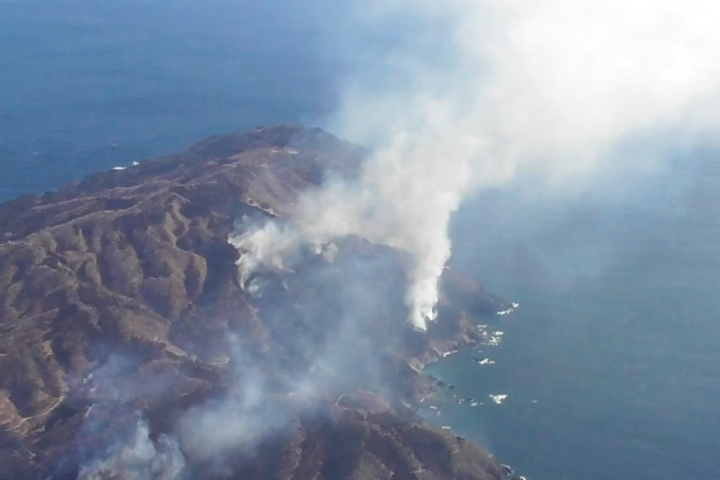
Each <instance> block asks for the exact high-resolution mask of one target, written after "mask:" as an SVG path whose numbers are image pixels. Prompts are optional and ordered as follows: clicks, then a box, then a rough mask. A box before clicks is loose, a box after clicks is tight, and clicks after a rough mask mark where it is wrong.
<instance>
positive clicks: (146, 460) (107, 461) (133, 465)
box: [78, 419, 185, 480]
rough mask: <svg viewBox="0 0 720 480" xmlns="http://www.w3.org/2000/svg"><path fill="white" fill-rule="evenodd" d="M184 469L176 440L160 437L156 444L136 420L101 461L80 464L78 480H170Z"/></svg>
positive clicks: (183, 460) (147, 429)
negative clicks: (131, 431) (126, 435)
mask: <svg viewBox="0 0 720 480" xmlns="http://www.w3.org/2000/svg"><path fill="white" fill-rule="evenodd" d="M183 468H185V458H184V457H183V454H182V452H181V451H180V447H179V445H178V443H177V441H176V440H175V439H174V438H172V437H170V436H167V435H160V437H159V438H158V440H157V441H156V442H153V441H152V440H151V439H150V429H149V427H148V425H147V423H146V422H145V421H144V420H141V419H139V420H138V421H137V425H136V426H135V430H134V432H133V434H132V436H131V438H130V439H128V440H127V441H125V442H119V443H116V444H115V445H114V448H113V449H112V450H110V451H109V452H106V455H105V456H104V457H103V458H102V459H98V460H95V461H93V462H90V463H89V464H87V465H84V466H83V468H82V469H81V470H80V473H79V475H78V478H79V479H81V480H95V479H98V480H99V479H103V478H118V479H128V480H129V479H133V480H174V479H176V478H178V477H179V475H180V473H181V472H182V470H183Z"/></svg>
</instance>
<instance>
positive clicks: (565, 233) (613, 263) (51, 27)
mask: <svg viewBox="0 0 720 480" xmlns="http://www.w3.org/2000/svg"><path fill="white" fill-rule="evenodd" d="M307 16H308V14H307V13H306V12H304V10H303V8H302V7H301V6H298V4H297V3H292V2H289V1H284V2H280V1H278V0H272V1H269V2H250V1H230V0H212V1H209V2H204V3H200V2H192V1H189V0H187V1H182V0H178V1H172V2H171V1H169V0H158V1H155V2H149V1H141V0H123V1H122V2H121V1H119V0H109V1H105V2H98V1H91V0H53V1H50V0H22V1H13V0H0V162H1V163H0V166H1V168H2V175H0V200H7V199H10V198H13V197H16V196H18V195H21V194H24V193H39V192H42V191H45V190H48V189H53V188H56V187H58V186H59V185H61V184H62V183H65V182H67V181H70V180H74V179H79V178H82V177H83V176H85V175H87V174H89V173H92V172H97V171H100V170H107V169H109V168H111V167H112V166H115V165H127V164H129V163H130V162H131V161H133V160H137V159H141V158H145V157H150V156H155V155H160V154H165V153H171V152H176V151H179V150H182V149H183V148H185V147H186V146H188V145H190V144H192V143H193V142H195V141H197V140H200V139H202V138H203V137H205V136H208V135H211V134H216V133H224V132H232V131H237V130H241V129H244V128H249V127H252V126H255V125H267V124H280V123H291V122H300V123H312V122H314V121H315V119H318V118H322V117H323V115H325V114H327V113H328V112H330V111H331V110H332V108H333V106H334V105H335V104H336V102H337V98H336V93H337V92H336V89H337V85H336V84H335V79H336V78H337V74H338V72H339V67H338V65H336V64H335V63H333V61H332V60H331V58H329V57H327V56H325V55H323V54H321V53H318V52H321V50H322V48H321V47H320V44H321V43H322V38H321V34H320V33H319V30H317V29H316V28H315V27H314V26H313V24H312V22H310V21H309V20H308V21H305V20H306V17H307ZM675 155H676V158H675V160H674V161H673V162H672V163H671V164H670V165H669V166H668V167H667V169H666V170H664V171H662V172H657V173H656V174H654V175H649V176H648V177H647V178H645V179H643V181H642V182H640V183H638V184H636V185H632V186H628V187H627V188H626V189H624V190H622V191H621V192H617V195H605V196H603V195H588V196H587V198H585V197H583V199H582V200H581V201H577V200H576V201H574V202H573V203H572V204H571V206H568V204H567V202H566V201H565V200H563V199H561V198H559V199H546V200H542V201H537V199H533V198H524V197H523V196H522V193H521V192H514V191H502V192H489V193H487V194H484V195H483V196H481V197H478V198H475V199H473V200H472V201H470V202H469V203H468V204H466V205H465V206H464V207H463V208H462V209H461V211H460V212H459V214H458V215H457V218H456V221H455V222H454V225H453V229H452V234H453V235H452V236H453V239H454V243H453V251H454V253H453V258H452V259H451V266H452V267H453V268H455V269H457V270H458V271H460V272H461V273H464V274H466V275H468V276H471V277H473V278H476V279H478V280H479V281H481V282H482V283H484V285H485V286H486V287H487V288H488V289H489V290H492V291H494V292H496V293H498V294H499V295H501V296H503V297H505V298H507V299H508V300H511V301H516V302H519V303H520V307H519V308H518V309H517V310H516V311H515V312H513V313H512V314H510V315H504V316H497V317H495V318H491V319H489V320H488V322H489V323H490V327H491V328H492V329H493V330H494V331H502V332H504V335H503V341H502V343H501V344H500V345H499V346H486V347H483V348H482V352H479V353H476V352H458V353H457V354H455V355H452V356H450V357H448V358H447V359H445V360H443V361H441V362H439V363H436V364H434V365H431V366H429V367H428V371H429V372H430V373H432V374H433V375H436V376H437V377H439V378H441V379H443V380H446V381H448V382H452V383H453V384H455V385H456V390H455V392H454V393H455V394H456V395H458V396H461V397H472V398H473V399H475V400H476V401H477V403H478V405H477V406H475V407H472V406H470V404H469V402H464V403H462V404H457V403H456V401H455V400H454V399H453V398H452V392H449V391H447V392H445V394H441V395H439V396H438V397H436V398H433V399H429V400H428V402H435V403H434V404H435V405H436V406H437V407H438V408H439V409H440V411H441V414H440V416H436V417H429V418H430V419H431V421H433V422H437V423H438V424H439V425H448V426H451V427H453V429H454V430H455V431H456V432H457V433H458V434H459V435H463V436H465V437H467V438H470V439H473V440H477V441H480V442H482V443H483V444H484V445H486V446H487V447H488V448H489V449H490V450H491V452H492V453H493V454H495V455H496V456H497V457H498V458H500V459H501V460H502V461H503V462H506V463H508V464H511V465H513V466H514V467H515V468H516V470H517V471H518V473H520V474H522V475H525V476H527V477H528V478H530V479H536V480H614V479H618V480H621V479H622V480H636V479H637V480H640V479H654V480H671V479H672V480H679V479H698V478H706V479H707V478H709V479H714V478H718V475H720V446H719V443H718V440H720V435H719V434H718V432H720V402H718V399H719V398H720V344H719V340H720V318H718V317H719V316H720V314H719V312H720V241H718V239H720V189H719V188H718V187H717V185H720V169H719V168H718V167H717V162H716V161H715V159H716V158H717V154H716V153H714V152H712V151H688V152H676V153H675ZM596 190H597V191H602V188H596ZM608 197H612V198H608ZM472 356H478V357H480V356H482V357H483V358H485V357H487V358H490V359H492V360H493V361H495V363H494V364H488V365H478V364H477V363H476V362H474V361H473V360H472V359H471V358H469V357H472ZM491 394H507V395H508V397H507V399H506V400H505V401H504V402H503V403H502V404H500V405H497V404H495V403H494V402H492V401H491V399H490V398H489V397H488V395H491ZM481 402H482V405H480V403H481ZM428 404H429V403H428Z"/></svg>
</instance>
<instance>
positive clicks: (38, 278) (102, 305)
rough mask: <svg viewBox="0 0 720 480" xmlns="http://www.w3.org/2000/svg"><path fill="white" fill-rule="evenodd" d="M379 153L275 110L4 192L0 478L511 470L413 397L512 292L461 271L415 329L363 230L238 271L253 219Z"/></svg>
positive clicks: (386, 259)
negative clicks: (436, 310) (133, 158)
mask: <svg viewBox="0 0 720 480" xmlns="http://www.w3.org/2000/svg"><path fill="white" fill-rule="evenodd" d="M366 154H367V152H366V151H365V150H364V149H362V148H359V147H356V146H353V145H350V144H348V143H345V142H342V141H340V140H338V139H336V138H335V137H332V136H331V135H329V134H327V133H325V132H323V131H321V130H317V129H303V128H300V127H277V128H259V129H255V130H252V131H249V132H246V133H242V134H238V135H232V136H226V137H215V138H210V139H208V140H205V141H203V142H201V143H199V144H197V145H195V146H193V147H192V148H190V149H189V150H188V151H186V152H185V153H182V154H180V155H175V156H169V157H163V158H157V159H151V160H147V161H144V162H142V163H140V164H139V165H137V166H133V167H129V168H127V169H125V170H116V171H110V172H104V173H100V174H97V175H93V176H91V177H89V178H87V179H85V180H83V181H81V182H79V183H76V184H72V185H68V186H66V187H64V188H62V189H60V190H58V191H57V192H52V193H47V194H45V195H42V196H26V197H22V198H19V199H17V200H14V201H11V202H8V203H5V204H2V205H0V465H2V469H1V470H2V471H1V472H0V477H2V478H8V479H10V478H12V479H18V478H48V477H50V478H67V479H71V478H78V477H80V478H218V479H221V478H243V479H246V478H248V479H249V478H257V479H260V478H262V479H273V478H277V479H297V480H305V479H345V478H347V479H350V478H352V479H383V478H387V479H390V478H393V479H441V478H442V479H446V478H447V479H449V478H462V479H501V478H506V473H505V472H504V470H503V469H502V468H501V466H500V465H499V464H498V463H497V462H496V461H495V460H493V459H492V458H491V457H489V456H488V454H487V453H486V452H485V451H484V450H483V449H481V448H480V447H478V446H474V445H472V444H470V443H468V442H465V441H464V440H462V439H460V438H457V437H455V436H453V435H452V434H451V433H450V432H446V431H442V430H436V429H434V428H432V427H430V426H428V425H426V424H424V423H423V421H422V420H421V419H420V418H418V417H417V416H416V415H415V414H414V413H413V412H412V410H411V409H410V408H409V407H408V405H411V404H412V401H413V400H414V399H415V398H417V397H418V396H419V395H422V394H423V393H425V392H426V391H427V390H428V389H429V388H431V386H430V385H429V383H428V382H427V381H426V380H425V379H424V378H423V377H422V376H421V375H420V374H419V373H418V372H417V367H418V366H419V365H421V364H423V363H426V362H428V361H431V360H433V359H435V358H437V356H438V355H440V354H441V353H442V352H444V351H447V350H449V349H451V348H455V347H456V346H458V345H461V344H468V343H473V342H476V341H478V340H479V338H480V337H479V335H480V332H479V331H478V329H477V327H476V326H475V324H474V322H473V318H476V317H477V316H478V315H482V314H483V313H490V312H494V311H497V310H501V309H504V308H506V305H505V303H504V302H503V301H502V300H500V299H498V298H497V297H494V296H493V295H491V294H488V293H487V292H485V291H484V290H482V288H481V287H479V286H478V285H476V284H474V283H472V282H469V281H467V280H463V279H461V278H458V277H455V276H453V275H452V274H451V273H450V272H447V274H446V275H445V278H444V279H443V298H442V303H441V305H440V317H439V319H438V321H437V322H434V323H433V324H432V325H431V327H430V329H429V331H428V332H427V333H426V334H422V333H419V332H416V331H414V330H413V329H412V328H411V327H410V325H409V324H408V323H407V322H406V321H405V316H406V312H405V311H404V307H403V302H402V293H403V291H404V282H405V280H404V278H403V276H402V269H401V268H399V262H400V261H401V259H400V257H401V255H400V253H399V252H396V251H393V250H392V249H389V248H386V247H381V246H378V245H373V244H370V243H368V242H366V241H364V240H362V239H360V238H347V239H343V240H342V241H341V242H340V243H339V244H338V253H337V255H336V258H334V259H333V261H332V262H326V261H322V260H321V259H319V258H316V257H314V256H312V255H309V256H308V259H307V261H306V262H304V263H302V266H301V267H300V268H298V269H296V270H295V271H294V272H285V273H282V274H280V273H274V274H268V275H266V276H264V277H263V278H262V279H261V280H262V282H263V283H262V291H261V292H260V293H258V292H255V293H254V294H253V293H252V292H248V291H244V290H243V289H242V288H240V285H239V283H238V279H237V271H236V267H235V262H236V260H237V259H238V255H239V254H238V252H237V251H236V250H235V249H234V248H233V247H232V246H231V245H230V244H229V243H228V236H229V235H230V234H231V233H232V232H233V230H234V229H236V228H242V224H238V222H241V221H242V220H243V219H245V221H250V220H252V219H258V218H265V217H276V218H278V219H279V220H280V221H281V220H282V219H283V218H284V217H287V216H288V215H290V214H291V212H292V207H293V205H294V202H296V200H297V198H298V195H299V194H300V193H301V192H303V191H305V190H308V189H312V188H316V187H318V186H319V185H320V184H321V183H322V182H323V179H324V178H325V174H326V173H327V172H329V171H332V172H334V174H336V175H340V176H350V177H351V176H353V175H355V174H356V173H357V170H358V167H359V165H360V163H361V162H362V160H363V158H364V156H365V155H366ZM372 291H377V292H382V295H369V294H368V292H372ZM374 298H382V301H381V302H378V301H376V300H373V299H374ZM181 472H182V473H181Z"/></svg>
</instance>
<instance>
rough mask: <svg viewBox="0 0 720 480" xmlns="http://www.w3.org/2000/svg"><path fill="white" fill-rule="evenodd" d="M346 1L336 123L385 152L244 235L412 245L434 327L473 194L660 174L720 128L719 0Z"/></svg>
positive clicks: (410, 299) (271, 240)
mask: <svg viewBox="0 0 720 480" xmlns="http://www.w3.org/2000/svg"><path fill="white" fill-rule="evenodd" d="M344 7H345V8H346V16H345V18H346V20H347V21H346V22H343V21H338V20H337V19H335V18H334V19H333V22H335V25H336V27H335V28H334V29H332V32H334V34H335V35H337V37H336V38H334V39H333V40H335V41H337V45H340V46H341V48H342V47H345V48H347V49H348V51H346V52H343V54H344V55H347V56H346V57H345V58H346V60H347V62H348V69H347V71H348V75H347V76H346V78H345V80H344V83H343V87H344V90H343V91H344V94H343V96H342V102H341V104H342V105H341V108H340V109H339V110H338V112H337V114H336V115H334V117H333V118H332V120H330V121H329V126H330V127H331V130H333V131H334V132H337V133H338V134H340V136H343V137H346V138H349V139H351V140H355V141H357V142H359V143H363V144H370V145H374V146H375V147H376V148H377V149H376V153H375V154H374V155H373V157H372V158H371V159H370V160H369V161H368V162H367V163H366V165H365V168H364V170H363V172H362V175H361V178H360V180H359V181H358V182H357V183H356V184H347V183H341V182H335V183H333V184H331V185H330V186H329V187H327V188H326V189H324V190H322V191H320V192H314V193H312V194H310V195H308V196H306V198H305V199H304V201H303V202H302V204H301V205H300V206H299V208H298V211H297V212H296V215H295V218H294V219H293V222H292V225H290V226H289V227H285V228H283V229H277V228H276V227H272V226H269V227H267V228H266V229H259V230H258V231H256V232H254V233H253V234H251V235H246V236H245V237H243V238H240V239H237V241H236V242H235V244H236V246H237V247H238V248H239V249H240V250H241V251H245V252H254V254H255V256H256V258H257V260H258V262H259V264H265V263H273V264H276V265H277V264H278V262H279V260H278V259H283V258H289V257H291V256H292V255H293V253H292V252H295V251H297V249H298V248H300V245H303V244H323V243H328V242H329V241H331V240H332V239H333V238H335V237H338V236H344V235H350V234H357V235H361V236H363V237H365V238H367V239H369V240H371V241H373V242H376V243H380V244H385V245H389V246H392V247H397V248H400V249H402V250H404V251H406V252H407V253H408V254H409V257H410V258H409V260H408V262H407V265H406V275H407V276H408V278H409V279H410V280H411V286H410V287H409V289H408V292H407V297H406V302H407V304H408V308H409V311H410V319H411V321H412V323H413V324H414V325H415V326H416V327H417V328H420V329H423V328H425V322H426V321H428V320H432V319H433V318H434V316H435V313H434V307H435V304H436V303H437V298H438V297H437V296H438V293H437V279H438V277H439V275H440V273H441V272H442V269H443V266H444V265H445V263H446V262H447V260H448V259H449V257H450V253H451V244H450V240H449V237H448V224H449V222H450V219H451V216H452V214H453V213H454V212H455V211H456V210H457V209H458V207H459V206H460V204H461V203H462V201H463V199H464V198H466V197H468V196H469V195H472V194H475V193H477V192H480V191H482V190H484V189H488V188H493V187H500V186H504V185H508V184H509V183H511V182H513V181H514V180H517V179H525V181H528V179H531V180H532V183H533V188H535V189H539V190H543V191H545V192H547V193H552V194H562V195H572V194H577V193H578V192H582V191H583V190H584V189H585V188H586V187H587V186H588V185H589V184H591V183H592V182H594V181H597V179H598V178H603V177H615V178H618V177H619V175H622V176H630V177H637V176H638V175H640V174H643V173H652V172H655V171H657V169H660V168H663V161H664V159H663V158H662V157H661V156H660V157H659V156H658V155H657V153H658V151H662V149H664V148H671V147H677V146H680V145H687V144H694V143H697V142H702V141H704V140H706V139H707V138H708V137H709V136H710V135H712V134H713V133H714V132H715V131H716V130H717V127H718V126H719V125H718V123H719V117H718V114H719V113H720V112H719V111H718V100H720V99H719V98H718V92H717V87H718V85H720V65H718V63H717V62H716V61H715V59H716V58H718V54H720V38H718V37H720V33H718V30H717V29H716V28H715V25H716V24H717V21H718V20H720V11H719V10H720V9H718V7H717V6H715V5H714V4H713V3H711V2H708V1H701V0H696V1H690V2H679V1H665V2H656V1H649V0H636V1H632V2H625V1H617V0H613V1H606V2H591V1H585V0H581V1H574V2H568V1H562V0H550V1H507V2H494V1H486V0H453V1H449V2H435V1H420V2H417V1H409V0H408V1H405V0H398V1H395V2H380V1H370V2H350V3H349V4H345V5H344ZM338 25H339V26H338ZM402 28H405V29H406V30H405V31H402V30H401V29H402ZM331 36H332V35H331ZM366 38H367V39H368V41H367V43H365V42H364V39H366ZM365 44H367V45H369V48H368V49H363V46H364V45H365ZM356 60H357V63H355V61H356ZM648 145H651V146H652V148H648ZM273 229H274V230H273ZM241 267H243V268H244V267H245V266H244V265H241Z"/></svg>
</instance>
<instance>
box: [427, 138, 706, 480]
mask: <svg viewBox="0 0 720 480" xmlns="http://www.w3.org/2000/svg"><path fill="white" fill-rule="evenodd" d="M718 185H720V162H718V161H717V154H716V153H715V154H713V153H712V152H695V153H692V154H688V156H686V157H684V158H681V159H680V160H679V161H678V162H677V164H676V165H675V166H674V167H673V168H671V169H670V171H668V172H665V173H663V174H662V175H657V176H654V177H649V178H647V179H645V180H644V182H643V184H642V185H641V186H636V187H634V188H633V189H632V191H631V192H630V193H629V195H630V198H628V199H625V200H624V201H623V202H622V203H621V204H617V205H615V206H612V205H608V203H607V202H606V201H591V200H588V201H586V202H585V203H584V204H583V202H578V203H577V204H574V205H573V206H572V207H568V206H566V205H564V204H563V202H562V201H557V202H552V201H547V202H545V203H544V204H543V202H540V203H539V204H538V203H535V204H533V205H532V206H530V205H527V204H524V203H523V202H522V201H518V200H517V199H514V198H512V196H513V193H503V194H490V195H488V196H487V198H482V199H478V200H477V201H476V203H475V204H474V205H472V206H469V207H467V208H466V209H465V212H462V213H461V215H460V217H464V218H458V219H457V220H456V225H455V245H454V247H455V248H456V249H457V250H459V251H460V253H459V254H458V258H456V259H454V260H453V261H452V263H453V264H454V266H455V268H457V269H458V270H461V271H464V272H465V273H466V274H468V275H476V276H478V278H479V279H480V280H484V281H485V284H486V286H487V287H489V288H490V289H491V290H493V291H495V292H498V293H501V294H502V295H504V296H506V297H507V298H508V299H510V300H513V301H517V302H520V304H521V305H520V307H519V308H518V309H517V310H516V311H515V312H514V313H513V314H511V315H507V316H498V317H497V318H496V319H491V321H490V322H489V323H490V327H491V328H492V329H494V330H500V331H503V332H504V335H503V338H504V340H503V342H502V344H501V345H500V346H497V347H483V348H481V350H482V353H480V354H478V353H476V352H459V353H457V354H456V355H454V356H451V357H449V358H448V359H446V360H444V361H442V362H440V363H438V364H435V365H432V366H430V367H429V368H428V370H429V371H430V372H431V373H433V374H434V375H436V376H438V377H439V378H441V379H443V380H445V381H448V382H452V383H454V384H455V385H456V386H457V387H456V391H455V392H454V393H455V394H456V395H457V396H459V397H473V398H475V399H476V400H477V401H478V402H483V403H484V405H482V406H480V405H478V406H477V407H475V408H471V407H469V406H468V404H467V403H463V404H460V405H458V404H456V403H455V402H453V399H452V397H447V395H445V396H444V399H442V398H443V397H441V399H440V400H438V406H439V407H440V409H441V411H442V414H441V415H440V416H439V417H434V418H433V419H432V420H433V421H434V422H439V423H440V424H444V425H450V426H453V427H454V428H455V429H456V430H457V431H458V432H459V433H460V434H462V435H465V436H467V437H468V438H471V439H476V440H479V441H482V442H484V443H485V444H486V445H488V446H489V447H490V449H491V450H492V451H493V453H495V454H496V455H497V456H498V457H499V458H501V459H502V460H504V461H506V462H508V463H511V464H513V465H514V466H515V467H517V469H518V470H519V471H520V472H521V473H522V474H525V475H527V476H528V477H529V478H535V479H541V480H551V479H568V480H570V479H572V480H610V479H645V478H648V479H654V480H677V479H698V478H718V476H719V475H720V455H719V454H720V450H719V449H720V446H719V444H718V440H720V403H719V402H718V399H719V398H720V343H719V340H720V242H719V241H718V240H719V239H720V189H718ZM478 226H480V227H478ZM469 356H476V357H478V358H479V357H483V358H485V357H487V358H490V359H492V360H494V361H495V362H496V363H495V364H492V365H483V366H481V365H478V364H477V363H475V362H473V361H472V359H469V358H468V357H469ZM446 393H448V392H446ZM489 394H508V398H507V399H506V400H505V402H504V403H502V404H501V405H496V404H494V403H493V402H492V401H491V400H490V398H488V395H489Z"/></svg>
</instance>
